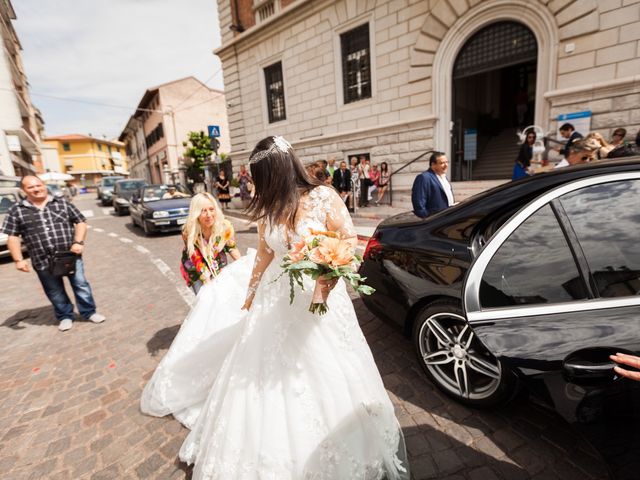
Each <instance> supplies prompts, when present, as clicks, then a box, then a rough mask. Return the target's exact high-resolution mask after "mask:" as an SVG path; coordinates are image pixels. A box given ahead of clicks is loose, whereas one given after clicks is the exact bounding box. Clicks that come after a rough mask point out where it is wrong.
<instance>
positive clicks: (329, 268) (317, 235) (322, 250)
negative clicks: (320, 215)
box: [280, 230, 375, 315]
mask: <svg viewBox="0 0 640 480" xmlns="http://www.w3.org/2000/svg"><path fill="white" fill-rule="evenodd" d="M310 233H311V234H310V235H309V236H308V237H306V238H304V239H302V240H301V241H299V242H297V243H294V244H293V245H292V248H291V250H290V251H289V253H288V254H287V255H286V256H285V257H284V258H283V259H282V263H281V265H280V266H281V267H282V269H283V272H282V274H283V275H284V274H287V275H289V286H290V294H289V302H290V303H293V299H294V298H295V284H296V283H297V284H298V285H299V286H300V288H302V289H303V290H304V283H303V276H308V277H310V278H311V279H313V280H316V281H317V280H318V279H320V278H323V279H325V280H331V279H340V278H344V279H345V280H346V281H347V282H349V284H350V285H351V286H352V287H353V289H354V290H355V291H356V292H358V293H360V294H362V295H371V294H372V293H373V292H374V291H375V290H374V289H373V288H372V287H369V286H368V285H365V284H364V283H363V282H364V280H366V278H363V277H361V276H360V275H359V274H358V273H357V269H358V265H359V264H360V262H361V261H362V259H361V257H360V256H359V255H356V253H355V246H354V245H353V244H352V243H351V242H350V241H349V240H348V239H345V238H341V237H340V235H339V234H338V233H337V232H333V231H317V230H311V232H310ZM319 285H320V284H319V283H318V282H316V286H315V289H314V292H313V298H312V300H311V305H309V311H310V312H312V313H317V314H319V315H324V314H325V313H327V311H328V306H327V303H326V296H325V294H324V293H323V292H322V290H321V289H320V288H319Z"/></svg>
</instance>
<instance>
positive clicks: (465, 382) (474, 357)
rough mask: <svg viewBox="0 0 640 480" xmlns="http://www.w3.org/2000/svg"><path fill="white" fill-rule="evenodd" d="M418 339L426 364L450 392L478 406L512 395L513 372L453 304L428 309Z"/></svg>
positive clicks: (419, 325)
mask: <svg viewBox="0 0 640 480" xmlns="http://www.w3.org/2000/svg"><path fill="white" fill-rule="evenodd" d="M414 341H415V343H416V350H417V354H418V358H419V360H420V363H421V366H422V368H423V369H424V370H425V372H426V373H427V375H428V376H429V377H430V378H431V380H432V381H433V382H434V383H435V384H436V385H437V386H438V388H440V390H442V391H443V392H445V393H446V394H447V395H449V396H451V397H453V398H455V399H456V400H458V401H460V402H462V403H466V404H469V405H474V406H489V405H494V404H496V403H500V402H502V401H503V400H505V399H506V398H507V397H510V396H511V395H510V394H511V392H512V391H513V388H512V387H513V383H514V382H513V381H512V380H513V379H512V375H511V374H510V372H503V368H502V366H501V364H500V362H499V361H498V359H496V357H494V356H493V355H492V354H491V352H489V351H488V350H487V349H486V348H485V347H484V345H483V344H482V343H481V342H480V340H479V339H478V338H477V337H476V335H475V334H474V333H473V330H472V329H471V327H470V326H469V324H468V323H467V321H466V319H465V318H464V316H462V312H461V311H460V309H459V308H457V307H456V306H454V305H453V304H449V303H440V304H438V303H436V304H435V305H432V306H430V307H428V308H426V309H424V310H423V311H422V315H421V316H420V317H419V320H418V322H416V325H414ZM505 373H506V374H505Z"/></svg>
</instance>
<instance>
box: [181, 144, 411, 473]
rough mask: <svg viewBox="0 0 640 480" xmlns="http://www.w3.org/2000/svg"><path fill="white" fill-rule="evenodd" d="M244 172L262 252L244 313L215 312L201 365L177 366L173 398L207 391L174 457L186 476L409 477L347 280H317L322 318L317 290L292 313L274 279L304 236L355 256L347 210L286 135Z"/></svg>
mask: <svg viewBox="0 0 640 480" xmlns="http://www.w3.org/2000/svg"><path fill="white" fill-rule="evenodd" d="M249 164H250V168H251V176H252V177H253V180H254V185H255V197H254V199H253V200H252V202H251V204H250V206H249V213H250V215H251V216H252V218H253V219H254V220H255V221H257V222H258V233H259V247H258V252H257V254H256V258H255V262H254V266H253V272H252V274H251V280H250V282H249V287H248V290H247V296H246V299H245V302H244V306H243V310H242V311H239V309H238V310H237V311H233V310H232V307H222V306H220V307H221V308H219V309H218V310H217V312H216V319H217V320H218V319H220V318H221V317H224V318H225V321H224V322H223V324H221V326H220V329H219V334H218V335H214V336H211V337H208V339H207V345H206V348H204V349H203V348H201V347H200V346H199V345H198V346H197V347H194V349H195V350H199V351H200V350H202V353H201V355H202V358H204V357H206V356H207V355H208V356H209V357H210V359H209V362H208V364H207V366H206V367H204V364H203V363H200V364H198V365H197V366H196V365H194V368H191V369H187V368H185V369H184V370H183V371H182V372H181V374H182V375H184V378H181V379H179V383H177V384H176V391H175V392H173V395H175V396H176V397H179V396H183V397H189V396H191V395H192V391H193V390H194V389H195V390H196V392H197V394H198V395H199V394H200V392H201V387H202V385H203V384H204V383H208V387H209V392H208V395H207V398H206V400H205V401H204V403H203V404H200V405H199V407H198V408H200V412H199V415H198V417H197V419H196V420H195V422H193V423H191V422H189V423H188V424H187V426H189V427H190V428H191V429H192V430H191V432H190V434H189V435H188V437H187V438H186V440H185V441H184V443H183V445H182V448H181V449H180V459H181V460H183V461H184V462H187V463H189V464H194V469H193V478H194V479H208V480H223V479H224V480H262V479H269V480H352V479H362V480H381V479H383V478H386V479H389V480H396V479H402V480H404V479H408V478H409V473H408V466H407V464H406V454H405V452H404V442H403V438H402V432H401V430H400V427H399V425H398V422H397V420H396V418H395V415H394V410H393V405H392V404H391V401H390V400H389V397H388V395H387V393H386V391H385V389H384V385H383V383H382V379H381V378H380V374H379V372H378V370H377V368H376V365H375V363H374V360H373V356H372V354H371V351H370V349H369V347H368V345H367V343H366V340H365V338H364V335H363V334H362V331H361V330H360V327H359V325H358V322H357V318H356V315H355V311H354V309H353V304H352V302H351V299H350V298H349V295H348V293H347V290H346V286H345V284H344V282H343V280H339V281H337V282H336V281H335V280H334V281H326V280H322V279H320V280H318V282H319V284H320V285H319V287H321V288H322V291H323V293H324V295H325V296H326V298H327V304H328V307H329V311H328V313H327V314H325V315H323V316H318V315H315V314H313V313H310V312H309V304H310V302H311V298H312V293H313V291H314V288H315V285H314V282H313V281H312V280H311V279H309V278H306V279H305V280H304V290H303V291H301V290H300V289H299V288H298V290H297V292H296V296H295V298H294V300H293V304H292V305H290V303H289V281H288V278H287V277H286V276H281V272H282V269H281V268H280V263H281V259H282V258H283V257H284V256H285V255H286V253H287V251H288V248H289V245H290V244H291V243H293V242H295V241H298V240H299V239H300V238H301V237H304V236H306V235H309V233H310V229H314V230H333V231H337V232H339V233H340V234H341V235H342V236H343V237H345V238H350V239H351V240H352V242H353V246H354V248H355V245H356V234H355V231H354V228H353V224H352V222H351V218H350V216H349V213H348V211H347V209H346V207H345V205H344V202H343V201H342V200H341V198H340V197H339V195H338V194H337V193H336V192H335V191H334V190H333V189H332V188H330V187H326V186H321V185H319V184H318V182H316V181H315V180H313V179H311V178H310V177H309V176H308V175H307V174H306V172H305V170H304V168H303V166H302V164H301V162H300V160H299V159H298V158H297V157H296V155H295V154H294V152H293V150H292V148H291V146H290V145H289V144H288V143H287V142H286V140H284V139H283V138H282V137H267V138H265V139H264V140H262V141H260V142H259V143H258V144H257V146H256V147H255V149H254V150H253V152H252V154H251V157H250V159H249ZM232 266H233V265H232ZM227 268H230V267H227ZM227 271H228V270H227ZM223 273H224V271H223ZM220 280H222V278H221V277H220V278H218V281H220ZM200 295H202V292H201V294H200ZM217 320H216V321H217ZM195 341H197V340H195V339H194V342H195ZM172 348H173V347H172ZM205 350H206V351H205ZM223 356H224V358H222V357H223ZM185 366H186V365H185ZM203 368H204V369H205V370H206V371H207V373H206V375H204V376H203V373H204V370H203ZM203 377H206V378H203ZM213 377H215V378H214V379H213V381H211V378H213Z"/></svg>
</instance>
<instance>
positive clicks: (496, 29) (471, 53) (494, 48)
mask: <svg viewBox="0 0 640 480" xmlns="http://www.w3.org/2000/svg"><path fill="white" fill-rule="evenodd" d="M537 56H538V43H537V42H536V38H535V36H534V35H533V33H532V32H531V30H529V29H528V28H527V27H526V26H525V25H523V24H521V23H518V22H499V23H494V24H492V25H489V26H487V27H485V28H483V29H482V30H480V31H479V32H477V33H475V34H474V35H473V36H472V37H471V38H470V39H469V40H468V41H467V43H466V44H465V46H464V47H463V48H462V51H461V52H460V54H459V55H458V58H457V59H456V63H455V65H454V67H453V78H454V79H455V78H463V77H469V76H471V75H477V74H479V73H483V72H487V71H490V70H495V69H496V68H502V67H507V66H509V65H516V64H519V63H524V62H528V61H531V60H535V59H536V58H537Z"/></svg>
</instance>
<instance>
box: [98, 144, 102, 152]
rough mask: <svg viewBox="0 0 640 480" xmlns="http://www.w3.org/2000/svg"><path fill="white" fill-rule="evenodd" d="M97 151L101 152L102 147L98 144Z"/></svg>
mask: <svg viewBox="0 0 640 480" xmlns="http://www.w3.org/2000/svg"><path fill="white" fill-rule="evenodd" d="M98 150H100V151H102V145H100V144H99V143H98Z"/></svg>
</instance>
